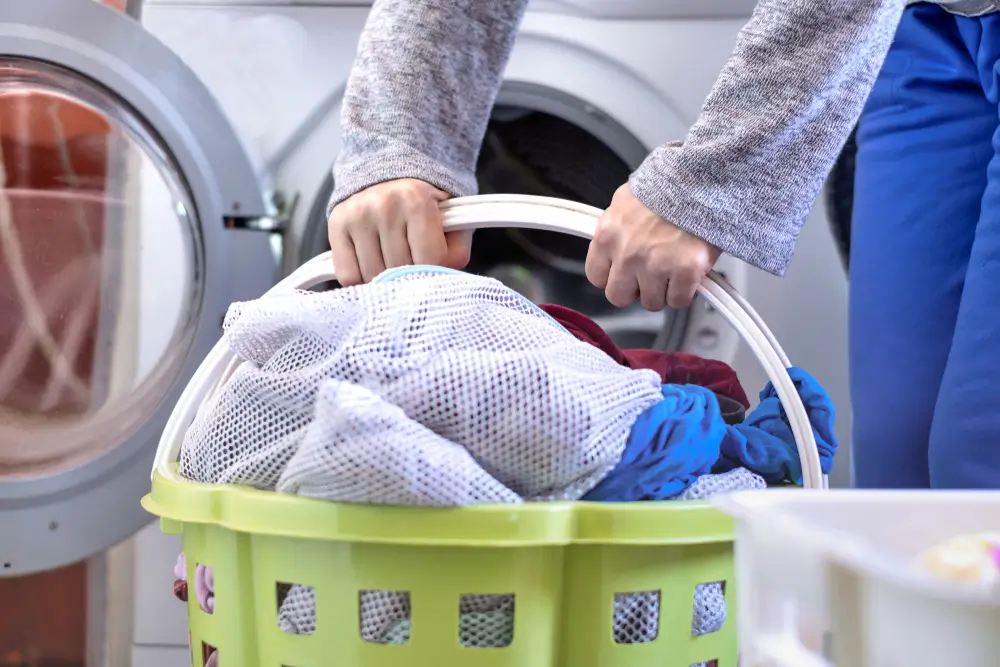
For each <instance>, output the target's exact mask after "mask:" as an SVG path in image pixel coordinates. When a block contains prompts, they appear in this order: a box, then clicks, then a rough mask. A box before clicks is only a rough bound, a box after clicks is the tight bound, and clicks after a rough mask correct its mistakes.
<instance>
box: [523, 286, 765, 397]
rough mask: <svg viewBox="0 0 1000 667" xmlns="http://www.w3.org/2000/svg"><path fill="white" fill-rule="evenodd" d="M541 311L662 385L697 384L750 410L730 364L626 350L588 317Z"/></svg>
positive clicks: (547, 308)
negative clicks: (657, 376)
mask: <svg viewBox="0 0 1000 667" xmlns="http://www.w3.org/2000/svg"><path fill="white" fill-rule="evenodd" d="M541 308H542V310H544V311H545V312H546V313H548V314H549V315H550V316H552V317H553V318H555V320H556V321H557V322H559V324H561V325H563V326H564V327H566V330H567V331H569V332H570V333H571V334H573V336H575V337H576V338H577V339H579V340H582V341H584V342H587V343H590V344H591V345H593V346H594V347H596V348H598V349H599V350H602V351H603V352H604V353H605V354H607V355H608V356H609V357H611V358H612V359H614V360H615V361H616V362H617V363H619V364H621V365H622V366H628V367H629V368H635V369H650V370H654V371H656V372H657V373H659V374H660V377H661V378H662V381H663V384H695V385H698V386H700V387H705V388H706V389H711V390H712V391H713V392H715V393H716V394H719V395H720V396H725V397H727V398H731V399H733V400H734V401H739V402H740V403H741V404H742V405H743V407H744V408H749V407H750V400H749V399H748V398H747V395H746V392H745V391H743V387H742V385H740V381H739V378H737V377H736V371H734V370H733V369H732V368H731V367H730V366H729V364H727V363H724V362H722V361H715V360H714V359H702V358H701V357H696V356H694V355H693V354H685V353H684V352H660V351H658V350H623V349H621V348H620V347H618V346H617V345H616V344H615V342H614V341H613V340H611V336H609V335H608V334H607V333H605V331H604V330H603V329H601V327H599V326H597V323H596V322H594V321H593V320H592V319H590V318H589V317H587V316H586V315H584V314H582V313H578V312H576V311H575V310H571V309H569V308H565V307H563V306H555V305H550V304H545V305H542V306H541Z"/></svg>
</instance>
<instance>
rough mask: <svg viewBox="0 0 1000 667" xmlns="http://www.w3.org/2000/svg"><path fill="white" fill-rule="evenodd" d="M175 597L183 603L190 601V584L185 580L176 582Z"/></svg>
mask: <svg viewBox="0 0 1000 667" xmlns="http://www.w3.org/2000/svg"><path fill="white" fill-rule="evenodd" d="M174 597H176V598H177V599H178V600H180V601H181V602H187V601H188V584H187V582H186V581H184V580H183V579H178V580H177V581H175V582H174Z"/></svg>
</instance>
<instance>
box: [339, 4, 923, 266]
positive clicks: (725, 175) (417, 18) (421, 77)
mask: <svg viewBox="0 0 1000 667" xmlns="http://www.w3.org/2000/svg"><path fill="white" fill-rule="evenodd" d="M906 4H907V0H836V1H832V2H820V1H819V0H760V2H759V3H758V5H757V8H756V10H755V11H754V13H753V17H752V18H751V19H750V21H749V23H747V25H746V27H745V28H744V29H743V30H742V31H741V33H740V35H739V38H738V40H737V44H736V48H735V50H734V52H733V55H732V56H731V57H730V59H729V61H728V62H727V63H726V66H725V67H724V68H723V70H722V73H721V74H720V76H719V79H718V81H717V82H716V84H715V87H714V88H713V89H712V92H711V93H710V94H709V96H708V99H707V100H706V101H705V106H704V107H703V109H702V112H701V116H700V117H699V118H698V120H697V122H695V124H694V125H693V126H692V127H691V128H690V130H689V131H688V134H687V136H686V137H684V138H683V140H680V141H677V142H672V143H669V144H666V145H664V146H661V147H659V148H657V149H655V150H654V151H653V152H652V153H651V154H650V155H649V157H648V158H646V160H645V161H644V162H643V163H642V165H641V166H640V167H639V168H638V169H637V170H636V171H635V173H633V174H632V176H631V178H630V179H629V183H630V184H631V186H632V190H633V192H634V193H635V195H636V196H637V197H638V198H639V199H640V201H642V202H643V203H644V204H645V205H646V206H647V207H649V208H650V209H651V210H653V211H655V212H656V213H657V214H659V215H660V216H661V217H663V218H664V219H666V220H669V221H671V222H673V223H674V224H676V225H677V226H679V227H681V228H682V229H685V230H687V231H688V232H691V233H692V234H695V235H697V236H699V237H701V238H703V239H705V240H706V241H709V242H710V243H712V244H714V245H716V246H718V247H719V248H721V249H722V250H724V251H725V252H728V253H729V254H731V255H734V256H736V257H739V258H741V259H743V260H746V261H747V262H749V263H751V264H754V265H756V266H758V267H760V268H761V269H764V270H766V271H770V272H772V273H775V274H779V275H780V274H782V273H784V271H785V269H786V267H787V265H788V262H789V260H790V259H791V256H792V252H793V250H794V247H795V241H796V238H797V237H798V235H799V230H800V229H801V227H802V224H803V223H804V221H805V218H806V216H807V214H808V213H809V210H810V208H811V207H812V205H813V202H814V201H815V199H816V197H817V195H818V194H819V192H820V190H821V188H822V186H823V182H824V180H825V179H826V177H827V174H828V173H829V171H830V169H831V168H832V166H833V163H834V161H835V160H836V158H837V156H838V155H839V153H840V150H841V148H842V147H843V144H844V142H845V140H846V139H847V136H848V134H849V133H850V131H851V129H852V127H853V126H854V124H855V122H856V121H857V118H858V116H859V114H860V112H861V108H862V106H863V104H864V101H865V99H866V98H867V96H868V93H869V91H870V90H871V87H872V84H873V82H874V80H875V76H876V74H877V73H878V70H879V68H880V67H881V64H882V61H883V59H884V58H885V54H886V52H887V51H888V48H889V44H890V43H891V41H892V38H893V34H894V32H895V29H896V26H897V24H898V22H899V19H900V16H901V13H902V11H903V8H904V6H905V5H906ZM526 5H527V0H376V1H375V3H374V7H373V8H372V12H371V16H370V17H369V19H368V24H367V26H366V28H365V31H364V33H363V35H362V36H361V42H360V45H359V49H358V57H357V61H356V62H355V65H354V70H353V71H352V73H351V76H350V80H349V81H348V84H347V91H346V96H345V99H344V105H343V117H342V124H343V136H344V146H343V150H342V152H341V154H340V156H339V157H338V159H337V162H336V166H335V168H334V177H335V182H336V189H335V191H334V195H333V199H332V202H331V205H333V204H335V203H337V202H339V201H342V200H343V199H345V198H346V197H349V196H350V195H352V194H354V193H355V192H358V191H359V190H362V189H364V188H366V187H368V186H370V185H374V184H376V183H380V182H383V181H386V180H390V179H395V178H419V179H422V180H425V181H427V182H429V183H431V184H433V185H435V186H437V187H439V188H441V189H442V190H445V191H447V192H449V193H451V194H452V195H455V196H462V195H469V194H475V192H476V178H475V173H474V172H475V166H476V159H477V156H478V153H479V147H480V144H481V143H482V139H483V135H484V133H485V131H486V124H487V122H488V120H489V116H490V111H491V108H492V106H493V101H494V99H495V97H496V94H497V90H498V88H499V84H500V81H501V77H502V74H503V70H504V67H505V66H506V63H507V59H508V56H509V55H510V51H511V48H512V46H513V43H514V36H515V33H516V32H517V27H518V25H519V23H520V20H521V17H522V15H523V14H524V10H525V6H526ZM665 66H666V65H665Z"/></svg>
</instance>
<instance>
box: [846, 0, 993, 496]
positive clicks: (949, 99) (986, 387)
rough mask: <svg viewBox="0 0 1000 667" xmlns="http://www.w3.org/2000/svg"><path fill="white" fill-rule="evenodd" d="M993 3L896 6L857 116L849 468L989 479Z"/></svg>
mask: <svg viewBox="0 0 1000 667" xmlns="http://www.w3.org/2000/svg"><path fill="white" fill-rule="evenodd" d="M998 76H1000V14H992V15H986V16H984V17H980V18H962V17H957V16H953V15H951V14H948V13H946V12H944V11H943V10H941V9H940V8H939V7H937V6H934V5H929V4H921V5H914V6H912V7H910V8H909V9H908V10H907V11H906V13H905V15H904V18H903V21H902V24H901V25H900V27H899V31H898V33H897V38H896V41H895V43H894V45H893V47H892V49H891V52H890V54H889V56H888V59H887V61H886V63H885V67H884V70H883V71H882V73H881V75H880V78H879V80H878V83H877V85H876V87H875V90H874V91H873V93H872V95H871V97H870V99H869V101H868V104H867V106H866V109H865V111H864V113H863V115H862V118H861V122H860V124H859V126H858V156H857V163H856V165H857V174H856V182H855V207H854V218H853V224H852V238H851V276H850V290H851V294H850V372H851V393H852V406H853V410H854V437H853V447H854V460H855V480H856V482H857V485H858V486H860V487H863V488H949V489H956V488H961V489H967V488H975V489H997V488H1000V114H998V104H1000V78H998Z"/></svg>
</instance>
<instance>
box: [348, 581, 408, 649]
mask: <svg viewBox="0 0 1000 667" xmlns="http://www.w3.org/2000/svg"><path fill="white" fill-rule="evenodd" d="M358 625H359V630H360V632H361V638H362V639H363V640H365V641H366V642H368V643H370V644H396V645H398V644H406V643H409V641H410V627H411V616H410V594H409V593H407V592H405V591H361V592H360V594H359V595H358Z"/></svg>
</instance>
